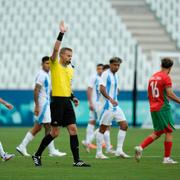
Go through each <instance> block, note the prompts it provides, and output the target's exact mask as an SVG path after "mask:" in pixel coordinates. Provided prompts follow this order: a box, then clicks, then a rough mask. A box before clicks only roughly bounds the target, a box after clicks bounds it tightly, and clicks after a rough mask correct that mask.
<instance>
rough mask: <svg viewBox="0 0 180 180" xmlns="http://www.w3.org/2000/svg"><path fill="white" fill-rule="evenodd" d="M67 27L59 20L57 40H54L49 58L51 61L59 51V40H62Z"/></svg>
mask: <svg viewBox="0 0 180 180" xmlns="http://www.w3.org/2000/svg"><path fill="white" fill-rule="evenodd" d="M67 29H68V28H67V27H65V25H64V21H61V22H60V25H59V30H60V32H59V35H58V37H57V40H56V42H55V45H54V49H53V53H52V56H51V58H50V59H51V60H52V61H54V60H55V59H56V58H57V56H58V52H59V49H60V46H61V42H62V39H63V36H64V33H65V32H66V31H67Z"/></svg>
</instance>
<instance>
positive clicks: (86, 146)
mask: <svg viewBox="0 0 180 180" xmlns="http://www.w3.org/2000/svg"><path fill="white" fill-rule="evenodd" d="M82 145H83V147H84V149H85V150H86V152H87V153H89V152H90V148H89V146H88V144H87V143H86V142H85V140H82Z"/></svg>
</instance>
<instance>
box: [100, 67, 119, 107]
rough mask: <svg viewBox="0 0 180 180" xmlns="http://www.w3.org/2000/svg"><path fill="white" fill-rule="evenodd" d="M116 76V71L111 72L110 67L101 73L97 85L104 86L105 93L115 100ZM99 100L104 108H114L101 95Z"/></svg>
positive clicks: (116, 91)
mask: <svg viewBox="0 0 180 180" xmlns="http://www.w3.org/2000/svg"><path fill="white" fill-rule="evenodd" d="M118 81H119V80H118V76H117V73H115V74H113V73H112V72H111V70H110V69H108V70H106V71H105V72H103V73H102V75H101V78H100V83H99V85H103V86H104V87H105V88H106V92H107V94H108V95H109V96H110V97H111V98H112V99H114V100H115V101H117V96H118V89H119V88H118ZM100 102H101V103H102V104H103V107H104V109H114V110H115V109H116V107H113V105H112V104H111V103H110V101H109V100H108V99H106V98H105V97H104V96H103V95H101V96H100Z"/></svg>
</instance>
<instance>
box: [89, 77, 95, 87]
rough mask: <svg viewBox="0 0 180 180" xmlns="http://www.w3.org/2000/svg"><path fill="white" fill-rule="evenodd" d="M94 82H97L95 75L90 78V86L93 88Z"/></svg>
mask: <svg viewBox="0 0 180 180" xmlns="http://www.w3.org/2000/svg"><path fill="white" fill-rule="evenodd" d="M94 82H95V77H94V76H93V77H91V78H90V80H89V84H88V87H90V88H93V86H94Z"/></svg>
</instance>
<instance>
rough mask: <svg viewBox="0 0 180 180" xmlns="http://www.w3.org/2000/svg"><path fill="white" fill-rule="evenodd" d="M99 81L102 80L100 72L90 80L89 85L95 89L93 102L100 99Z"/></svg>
mask: <svg viewBox="0 0 180 180" xmlns="http://www.w3.org/2000/svg"><path fill="white" fill-rule="evenodd" d="M99 81H100V76H99V75H98V74H96V75H95V76H92V77H91V79H90V81H89V85H88V87H90V88H92V89H93V92H92V102H93V104H95V103H97V102H98V101H99V97H100V91H99Z"/></svg>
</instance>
